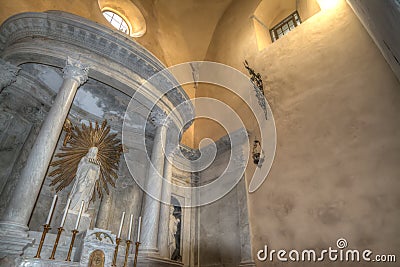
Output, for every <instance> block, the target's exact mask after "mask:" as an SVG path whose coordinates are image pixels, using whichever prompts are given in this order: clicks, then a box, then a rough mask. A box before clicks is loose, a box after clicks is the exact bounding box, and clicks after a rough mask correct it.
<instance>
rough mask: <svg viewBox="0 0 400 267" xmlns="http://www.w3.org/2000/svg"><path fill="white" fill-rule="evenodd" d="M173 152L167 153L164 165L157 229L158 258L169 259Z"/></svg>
mask: <svg viewBox="0 0 400 267" xmlns="http://www.w3.org/2000/svg"><path fill="white" fill-rule="evenodd" d="M173 157H174V152H169V153H168V154H167V157H166V158H165V163H164V179H165V180H163V185H162V193H161V200H162V203H161V208H160V224H159V228H158V248H159V250H160V256H161V257H163V258H168V259H169V258H170V255H169V254H170V253H169V248H168V233H169V216H170V207H171V205H172V204H171V183H172V167H173V164H172V160H173Z"/></svg>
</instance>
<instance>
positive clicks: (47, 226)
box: [34, 195, 142, 267]
mask: <svg viewBox="0 0 400 267" xmlns="http://www.w3.org/2000/svg"><path fill="white" fill-rule="evenodd" d="M57 199H58V196H57V195H55V196H54V198H53V202H52V204H51V208H50V211H49V215H48V217H47V220H46V223H45V224H44V225H43V233H42V237H41V239H40V243H39V246H38V250H37V252H36V255H35V257H34V258H37V259H40V253H41V251H42V248H43V244H44V240H45V239H46V235H47V233H48V232H49V231H50V230H51V227H50V223H51V220H52V218H53V214H54V210H55V207H56V204H57ZM70 204H71V198H68V201H67V205H66V206H65V210H64V215H63V218H62V220H61V225H60V227H58V232H57V237H56V240H55V242H54V245H53V250H52V252H51V256H50V258H49V259H50V260H54V259H55V254H56V251H57V246H58V242H59V241H60V237H61V234H62V232H63V231H64V224H65V220H66V217H67V215H68V209H69V207H70ZM83 208H84V201H82V203H81V206H80V209H79V214H78V217H77V220H76V224H75V228H74V230H72V231H71V232H72V237H71V242H70V245H69V250H68V254H67V258H66V259H65V261H71V254H72V249H73V246H74V243H75V238H76V235H77V234H78V233H79V231H78V227H79V222H80V219H81V216H82V212H83ZM124 219H125V212H123V213H122V218H121V223H120V226H119V231H118V235H117V238H116V246H115V249H114V257H113V262H112V265H111V266H117V265H116V262H117V256H118V248H119V244H120V242H121V232H122V227H123V225H124ZM141 223H142V217H139V219H138V233H137V241H136V242H135V246H136V248H135V258H134V264H133V266H134V267H136V266H137V257H138V253H139V246H140V232H141ZM132 224H133V215H132V214H131V216H130V222H129V229H128V239H127V240H126V250H125V259H124V267H126V266H127V263H128V256H129V248H130V245H131V243H132V240H131V236H132Z"/></svg>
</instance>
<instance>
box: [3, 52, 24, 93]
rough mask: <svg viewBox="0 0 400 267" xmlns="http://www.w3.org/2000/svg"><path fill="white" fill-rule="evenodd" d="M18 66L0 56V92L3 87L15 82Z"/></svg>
mask: <svg viewBox="0 0 400 267" xmlns="http://www.w3.org/2000/svg"><path fill="white" fill-rule="evenodd" d="M19 70H20V68H18V67H16V66H14V65H12V64H10V63H8V62H6V61H4V60H3V59H1V58H0V93H1V91H3V89H4V88H5V87H7V86H9V85H10V84H11V83H13V82H15V80H16V79H17V73H18V71H19Z"/></svg>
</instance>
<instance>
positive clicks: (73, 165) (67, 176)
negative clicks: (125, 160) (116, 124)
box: [49, 119, 122, 201]
mask: <svg viewBox="0 0 400 267" xmlns="http://www.w3.org/2000/svg"><path fill="white" fill-rule="evenodd" d="M110 130H111V128H110V126H109V125H107V120H104V121H103V122H102V124H101V125H99V123H98V122H97V121H96V122H95V123H94V125H93V123H92V122H89V125H88V126H87V125H85V124H83V123H82V124H81V126H80V127H76V126H74V125H72V123H71V122H70V121H69V120H68V119H67V120H66V122H65V124H64V131H66V135H65V140H64V144H63V146H62V147H61V151H62V152H60V153H57V154H56V155H55V158H57V160H54V161H53V162H52V163H51V164H50V166H53V167H55V169H54V170H53V171H52V172H50V174H49V176H50V177H54V179H53V180H52V181H51V184H50V186H56V191H57V192H59V191H61V190H63V189H64V188H65V187H67V186H68V185H69V184H70V183H71V182H72V181H73V180H74V178H75V175H76V172H77V169H78V164H79V162H80V160H81V159H82V158H83V157H84V156H85V155H86V154H87V153H88V151H89V148H91V147H97V148H98V153H97V161H98V162H99V165H100V177H99V179H97V181H96V185H95V186H96V189H95V190H94V191H93V195H92V198H91V201H95V200H96V192H97V195H98V196H99V197H100V198H101V197H102V195H103V189H104V191H105V192H106V193H107V195H108V194H109V192H110V191H109V188H108V184H110V185H111V186H113V187H115V180H116V179H117V178H118V175H117V171H118V164H119V158H120V156H121V153H122V145H121V140H119V139H118V138H116V137H117V134H112V133H110Z"/></svg>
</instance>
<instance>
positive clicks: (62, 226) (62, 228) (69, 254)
mask: <svg viewBox="0 0 400 267" xmlns="http://www.w3.org/2000/svg"><path fill="white" fill-rule="evenodd" d="M57 200H58V196H57V195H54V198H53V202H52V203H51V208H50V211H49V215H48V216H47V220H46V223H45V224H44V225H43V233H42V237H41V238H40V243H39V246H38V250H37V252H36V255H35V257H34V258H37V259H40V253H41V252H42V248H43V244H44V240H45V239H46V235H47V233H48V232H49V231H50V230H51V227H50V223H51V220H52V219H53V214H54V210H55V207H56V204H57ZM70 205H71V199H70V198H68V201H67V205H66V206H65V210H64V215H63V218H62V220H61V225H60V227H58V232H57V237H56V241H55V242H54V246H53V250H52V251H51V256H50V258H49V259H50V260H54V259H55V258H54V256H55V254H56V251H57V246H58V242H59V241H60V237H61V234H62V232H63V231H64V224H65V220H66V218H67V214H68V209H69V206H70ZM84 205H85V203H84V201H82V203H81V207H80V209H79V214H78V217H77V219H76V224H75V228H74V230H72V231H71V232H72V238H71V242H70V244H69V250H68V254H67V258H66V259H65V261H71V254H72V248H73V246H74V242H75V238H76V235H77V234H78V233H79V231H78V227H79V222H80V220H81V216H82V212H83V207H84Z"/></svg>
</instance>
